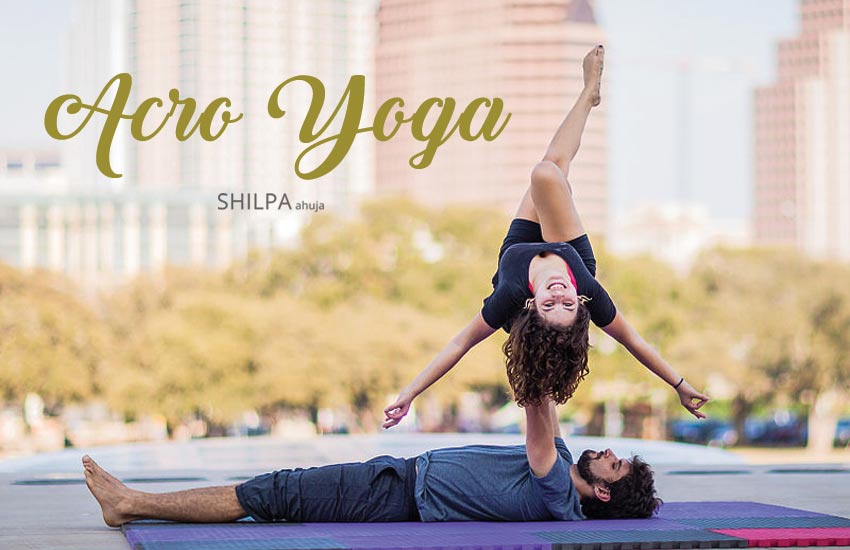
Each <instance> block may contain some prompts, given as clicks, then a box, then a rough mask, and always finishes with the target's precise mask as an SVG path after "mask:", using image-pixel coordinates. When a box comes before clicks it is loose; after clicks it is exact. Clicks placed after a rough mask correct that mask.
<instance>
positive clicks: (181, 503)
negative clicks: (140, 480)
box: [83, 455, 247, 527]
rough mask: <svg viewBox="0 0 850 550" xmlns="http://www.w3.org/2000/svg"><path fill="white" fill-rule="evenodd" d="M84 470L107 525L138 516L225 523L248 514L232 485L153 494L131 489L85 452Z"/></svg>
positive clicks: (134, 518) (112, 525)
mask: <svg viewBox="0 0 850 550" xmlns="http://www.w3.org/2000/svg"><path fill="white" fill-rule="evenodd" d="M83 470H84V471H85V475H86V485H88V488H89V490H90V491H91V493H92V495H94V498H96V499H97V502H98V503H99V504H100V507H101V510H102V512H103V520H104V521H105V522H106V524H107V525H109V526H110V527H119V526H121V525H123V524H125V523H127V522H128V521H133V520H138V519H163V520H169V521H182V522H187V523H225V522H230V521H236V520H237V519H240V518H243V517H245V516H246V515H247V513H246V512H245V510H243V509H242V506H241V505H240V504H239V500H238V499H237V498H236V486H235V485H230V486H226V487H203V488H200V489H188V490H186V491H177V492H173V493H161V494H154V493H144V492H142V491H136V490H134V489H130V488H129V487H127V486H126V485H124V484H123V483H121V482H120V481H119V480H118V479H117V478H115V477H114V476H112V475H111V474H109V472H107V471H106V470H104V469H103V468H101V467H100V466H99V465H98V464H97V463H96V462H95V461H94V460H92V458H91V457H90V456H88V455H86V456H84V457H83Z"/></svg>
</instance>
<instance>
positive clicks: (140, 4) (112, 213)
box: [55, 0, 377, 282]
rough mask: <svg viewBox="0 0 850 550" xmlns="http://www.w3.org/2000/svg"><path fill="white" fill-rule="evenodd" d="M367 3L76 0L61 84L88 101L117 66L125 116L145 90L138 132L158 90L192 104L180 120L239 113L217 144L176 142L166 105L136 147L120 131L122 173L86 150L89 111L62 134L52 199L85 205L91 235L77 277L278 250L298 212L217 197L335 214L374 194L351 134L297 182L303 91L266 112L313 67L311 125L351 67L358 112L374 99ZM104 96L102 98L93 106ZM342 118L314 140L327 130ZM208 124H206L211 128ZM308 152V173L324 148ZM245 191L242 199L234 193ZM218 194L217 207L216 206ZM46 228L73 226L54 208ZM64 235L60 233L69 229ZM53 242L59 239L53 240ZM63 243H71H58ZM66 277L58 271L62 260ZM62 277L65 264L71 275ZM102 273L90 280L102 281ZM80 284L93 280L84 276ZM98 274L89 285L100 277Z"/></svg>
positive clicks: (90, 139) (327, 109)
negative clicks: (363, 81)
mask: <svg viewBox="0 0 850 550" xmlns="http://www.w3.org/2000/svg"><path fill="white" fill-rule="evenodd" d="M375 2H376V0H363V1H356V2H348V1H338V0H311V1H309V2H302V1H295V0H286V1H279V0H250V1H248V0H76V3H75V9H74V18H73V21H72V24H71V28H70V29H69V33H68V37H69V38H68V48H67V52H68V53H67V71H66V73H67V74H66V82H67V86H68V91H69V92H71V93H75V94H77V95H79V96H80V97H81V98H83V99H84V100H85V101H93V100H94V99H95V98H97V96H98V95H99V93H100V91H101V89H102V88H103V87H104V86H105V84H106V83H107V82H108V81H109V80H110V79H111V78H112V77H113V76H114V75H116V74H117V73H120V72H128V73H130V75H131V77H132V79H133V82H132V95H131V98H130V101H129V103H128V105H127V107H126V108H125V112H132V111H134V110H135V109H136V108H137V106H138V105H139V104H140V103H141V102H142V101H144V100H146V99H148V98H151V97H157V98H160V99H162V100H163V101H164V106H163V107H154V108H152V109H150V111H149V113H150V114H149V116H148V118H147V119H146V122H145V123H144V125H143V129H144V131H145V132H146V133H147V132H150V131H151V130H153V129H154V128H156V127H157V126H158V125H159V124H160V123H161V122H162V120H163V117H164V115H165V114H166V113H167V112H168V111H169V109H170V108H171V101H170V100H169V91H170V90H171V89H173V88H176V89H177V90H179V95H180V98H182V99H186V98H192V99H194V100H195V101H196V102H197V108H196V111H195V113H194V116H193V117H192V119H191V122H192V123H194V122H195V121H196V120H197V117H198V115H199V114H200V112H201V111H202V110H203V109H204V108H205V107H206V106H207V105H208V104H209V103H210V102H212V101H213V100H215V99H216V98H219V97H226V98H228V99H229V100H230V101H231V106H230V107H229V110H230V111H231V112H232V113H233V116H234V117H235V116H237V115H238V114H240V113H241V114H242V115H243V117H242V119H241V120H239V121H238V122H237V123H234V124H231V125H229V126H228V127H227V129H226V131H225V132H224V133H223V134H222V135H221V136H220V137H219V138H218V139H217V140H215V141H212V142H207V141H204V140H202V139H201V137H200V135H198V133H197V132H195V134H194V135H193V136H192V137H190V138H189V139H188V140H186V141H182V142H181V141H178V140H177V138H176V136H175V127H176V122H177V119H178V117H179V116H180V114H181V112H182V110H183V109H184V108H185V107H178V108H177V109H176V111H175V112H174V114H173V116H172V117H171V118H170V120H168V121H166V123H165V125H164V126H163V128H162V130H161V131H160V132H159V133H158V134H157V135H156V136H155V137H154V138H152V139H150V140H148V141H137V140H135V139H132V138H131V137H130V135H129V124H126V123H123V124H121V125H119V127H118V131H117V132H116V135H115V139H114V141H113V145H112V150H111V155H110V159H111V163H112V167H113V169H114V171H115V172H117V173H120V174H122V175H123V176H122V178H120V179H110V178H107V177H105V176H103V175H102V174H100V172H99V171H98V169H97V167H96V164H95V150H96V147H97V141H98V139H99V136H100V127H101V125H102V121H101V120H100V119H98V117H94V119H93V120H92V122H91V123H90V124H89V125H88V127H87V128H86V129H85V130H84V131H83V132H82V133H81V134H80V135H78V136H76V137H75V138H74V139H71V140H69V141H65V142H60V143H59V147H60V148H61V151H62V166H63V169H64V172H65V174H66V176H67V183H68V185H67V190H66V191H65V194H66V196H64V197H57V198H56V199H55V200H56V201H58V202H60V203H62V204H68V203H75V204H77V203H79V204H83V203H85V204H86V205H87V206H86V207H85V208H84V210H85V217H86V220H88V221H87V222H86V223H89V225H91V226H92V227H93V228H94V229H93V231H94V232H95V233H96V234H97V237H96V238H95V237H93V238H94V240H95V241H97V243H99V244H97V245H96V246H95V245H92V246H90V247H89V248H90V249H91V250H90V254H89V256H91V257H88V256H86V258H87V259H77V260H74V261H77V262H82V263H83V264H85V265H87V266H88V267H87V268H86V269H85V270H83V272H84V273H90V272H96V273H99V274H100V275H99V279H102V278H103V277H108V276H109V275H119V276H122V277H123V276H132V275H135V274H136V273H138V272H144V271H155V270H157V269H159V268H161V267H162V266H164V265H165V264H169V263H177V264H193V265H201V266H211V267H212V266H223V265H227V264H228V263H230V262H231V261H233V260H234V259H236V258H238V257H240V256H241V255H243V254H244V253H245V252H246V251H247V250H249V249H251V248H268V247H272V246H276V245H286V244H288V243H290V242H292V241H293V240H294V236H295V233H296V231H297V229H298V228H299V227H300V226H301V225H302V224H303V223H304V222H305V221H306V220H307V215H306V214H304V213H302V212H295V211H288V210H283V211H278V210H276V209H275V210H264V211H260V210H256V209H255V210H251V211H249V210H243V209H241V208H242V206H240V207H238V208H236V209H229V210H219V209H218V206H219V205H220V203H219V202H218V200H217V197H218V194H219V193H233V194H235V195H236V196H237V197H238V198H241V200H242V203H241V205H243V206H244V205H245V204H246V203H247V200H248V198H247V194H248V193H251V194H253V193H256V194H257V196H260V197H262V198H265V195H266V193H275V194H276V195H278V196H280V195H281V194H283V193H286V194H287V197H288V199H289V200H290V201H291V202H293V203H295V202H300V201H306V202H310V203H314V202H317V201H321V202H322V203H324V205H325V208H326V209H327V210H331V211H333V210H337V211H340V212H345V211H347V210H348V209H349V208H350V207H351V206H353V205H354V204H356V202H357V200H358V199H359V198H360V197H362V196H363V195H364V194H367V193H370V192H371V191H372V189H373V182H374V174H373V164H374V160H373V149H372V147H373V145H372V140H371V139H367V137H366V136H360V138H359V139H357V140H355V143H354V145H353V147H352V149H351V151H350V152H349V153H348V155H347V156H346V158H345V160H344V161H343V162H342V163H341V164H340V165H339V166H338V167H337V168H336V169H334V170H333V171H331V172H330V173H329V174H327V175H326V176H323V177H321V178H318V179H314V180H302V179H300V178H299V177H298V176H297V175H296V173H295V170H294V164H295V159H296V157H297V156H298V155H299V154H300V153H301V152H302V151H303V150H304V149H305V148H306V147H307V146H308V145H307V144H304V143H301V142H300V141H299V131H300V129H301V124H302V122H303V120H304V115H305V114H306V112H307V108H308V106H309V105H310V101H311V99H312V94H311V93H310V91H309V87H308V86H307V85H306V84H304V83H300V82H296V83H293V84H291V85H289V86H288V87H287V88H286V90H285V91H284V92H283V93H282V94H281V96H280V102H279V103H280V106H281V108H282V109H284V110H285V111H286V115H285V116H284V117H283V118H282V119H274V118H272V117H271V116H269V114H268V111H267V108H268V103H269V98H270V96H271V95H272V92H273V91H274V90H275V88H276V87H277V86H278V85H279V84H280V83H281V82H283V81H285V80H286V79H288V78H290V77H293V76H296V75H302V74H306V75H312V76H316V77H318V78H319V79H320V80H321V81H322V83H323V84H324V86H325V88H326V90H325V92H326V96H325V101H324V107H323V109H322V112H321V115H320V124H323V123H324V122H325V120H327V118H328V117H329V115H330V113H331V112H332V111H333V108H334V107H335V106H336V103H337V102H338V101H339V99H340V98H341V96H342V94H343V91H344V90H345V88H346V85H347V84H348V79H349V77H350V76H351V75H353V74H366V75H367V83H368V84H370V86H368V87H367V91H366V106H365V113H364V115H363V119H364V120H370V119H371V116H372V110H373V105H374V99H373V95H374V82H373V80H371V76H372V75H373V72H374V71H373V65H374V55H373V53H374V25H375V10H376V9H377V8H376V4H375ZM113 96H114V90H113V92H112V93H110V94H107V96H106V101H105V102H104V104H105V105H109V101H111V98H112V97H113ZM341 119H342V115H341V114H340V116H338V117H337V119H336V120H335V121H334V122H333V123H332V124H331V125H330V127H329V128H328V130H327V131H326V132H325V134H324V135H323V137H326V136H328V135H330V134H332V133H334V131H335V129H338V128H339V126H340V122H341ZM219 125H220V119H218V118H216V120H215V122H214V125H213V129H214V130H217V129H218V128H219ZM327 151H328V149H327V148H325V149H323V150H322V149H320V150H319V151H317V154H313V155H310V156H309V157H308V158H307V159H306V161H305V166H306V168H311V167H312V166H314V165H315V164H313V163H316V162H318V160H317V159H318V158H319V157H322V158H323V155H326V154H327ZM243 194H245V195H243ZM228 202H229V201H228ZM57 212H58V213H56V214H55V215H56V216H59V217H60V218H62V219H61V220H59V222H57V223H61V224H63V226H69V224H71V225H73V220H72V219H71V218H68V219H65V218H64V216H66V215H67V216H71V217H73V216H74V214H73V212H72V211H66V210H64V209H60V210H59V211H57ZM72 233H73V232H68V233H63V235H65V234H67V235H71V234H72ZM64 238H65V237H63V239H64ZM68 238H70V237H68ZM63 270H64V271H66V272H68V271H69V270H68V269H67V265H66V266H65V267H64V268H63ZM71 274H72V275H76V274H77V273H76V271H74V270H71ZM101 276H102V277H101ZM82 279H84V282H94V279H93V278H92V277H89V276H88V275H83V276H82ZM98 282H99V281H98Z"/></svg>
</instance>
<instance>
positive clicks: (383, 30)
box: [376, 0, 608, 233]
mask: <svg viewBox="0 0 850 550" xmlns="http://www.w3.org/2000/svg"><path fill="white" fill-rule="evenodd" d="M604 43H605V35H604V33H603V32H602V30H601V29H600V28H599V26H598V25H597V24H596V21H595V18H594V13H593V10H592V8H591V6H590V4H589V3H588V0H545V1H541V0H469V1H464V2H452V1H449V0H382V1H381V3H380V7H379V10H378V44H377V53H376V71H377V80H378V82H377V93H376V98H377V101H378V103H381V102H382V101H384V100H386V99H388V98H391V97H401V98H402V99H403V100H404V102H405V108H406V111H405V115H406V116H410V115H411V114H412V113H413V110H414V109H415V108H416V107H417V106H418V105H420V104H421V102H422V101H424V100H425V99H427V98H429V97H435V96H436V97H440V98H445V97H453V98H455V99H456V100H457V102H458V103H457V107H456V110H455V113H454V115H453V118H452V124H453V123H454V121H455V120H456V119H457V116H458V115H459V112H460V111H461V110H462V109H463V108H464V107H465V106H466V105H467V104H468V103H469V102H470V101H471V100H473V99H474V98H477V97H488V98H493V97H500V98H502V99H504V102H505V111H506V112H510V113H511V118H510V121H509V122H508V124H507V127H506V128H505V130H504V131H503V132H502V134H501V135H500V136H499V137H498V138H496V139H495V140H494V141H492V142H486V141H484V140H483V139H479V140H477V141H474V142H467V141H463V140H462V139H461V138H460V137H459V136H458V135H457V134H455V135H453V136H452V137H451V138H450V139H449V140H448V142H447V143H445V144H444V145H442V146H441V147H440V148H439V149H438V150H437V152H436V155H435V157H434V160H433V162H432V163H431V165H430V166H429V167H428V168H426V169H414V168H411V167H410V166H409V165H408V161H409V159H410V157H412V156H414V155H415V154H416V153H418V152H420V151H422V149H423V148H424V143H422V142H418V141H416V140H415V139H414V138H413V137H412V135H411V132H410V129H409V128H408V127H403V128H402V129H401V130H400V131H399V133H398V134H397V135H396V137H394V138H393V139H391V140H389V141H386V142H381V143H379V144H377V145H376V159H377V163H376V173H377V181H376V185H377V189H378V191H379V192H381V193H385V194H404V195H408V196H410V197H412V198H414V199H416V200H419V201H421V202H424V203H426V204H431V205H447V204H473V205H490V206H496V207H499V208H502V209H504V210H505V211H506V212H510V213H513V210H514V209H515V208H516V205H517V204H518V203H519V199H520V197H521V196H522V193H523V191H524V189H525V188H526V187H527V186H528V182H529V174H530V172H531V168H532V166H533V165H534V164H535V163H536V162H537V161H539V160H540V158H541V157H542V155H543V153H544V152H545V150H546V147H547V145H548V143H549V139H550V138H551V136H552V134H553V133H554V131H555V129H556V128H557V127H558V124H559V123H560V122H561V120H562V119H563V117H564V116H565V115H566V113H567V111H568V110H569V108H570V107H571V106H572V103H573V101H574V100H575V98H576V97H577V96H578V94H579V93H580V91H581V90H582V87H583V78H582V69H581V61H582V59H583V58H584V56H585V54H586V53H587V52H588V51H589V50H590V49H591V48H592V47H593V46H594V45H596V44H604ZM605 86H606V85H605V84H603V94H605V93H606V91H607V90H606V89H605ZM606 105H607V102H606V101H605V99H604V97H603V102H602V105H600V106H599V107H597V108H596V109H594V112H593V113H591V116H590V119H589V121H588V125H587V130H586V132H585V134H584V137H583V140H582V148H581V150H580V152H579V154H578V157H577V158H576V160H575V162H574V164H573V166H572V167H571V171H570V175H569V178H570V182H571V183H572V186H573V189H574V193H575V198H576V202H577V204H578V206H579V210H580V211H581V213H582V219H583V220H584V222H585V225H586V226H587V228H588V230H589V231H591V232H597V233H601V232H604V231H605V228H606V223H607V209H608V186H607V164H608V163H607V121H606V119H607V115H606ZM435 118H436V114H435V113H432V114H431V116H430V117H429V119H428V120H429V123H428V124H426V129H427V128H430V126H429V125H430V124H432V122H431V121H433V120H435ZM481 120H483V113H479V115H478V116H477V117H476V122H475V124H474V125H473V128H474V129H475V128H477V124H479V123H480V121H481Z"/></svg>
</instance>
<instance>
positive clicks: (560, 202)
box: [516, 46, 604, 242]
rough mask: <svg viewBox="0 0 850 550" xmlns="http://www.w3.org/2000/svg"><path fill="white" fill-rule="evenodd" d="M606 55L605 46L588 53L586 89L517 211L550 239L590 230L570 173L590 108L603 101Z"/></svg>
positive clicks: (555, 139) (563, 239)
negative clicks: (583, 220) (573, 193)
mask: <svg viewBox="0 0 850 550" xmlns="http://www.w3.org/2000/svg"><path fill="white" fill-rule="evenodd" d="M603 59H604V50H603V49H602V47H601V46H599V47H596V48H594V49H593V50H591V51H590V52H589V53H588V54H587V56H585V58H584V62H583V69H584V74H585V76H584V82H585V86H584V89H583V90H582V92H581V94H580V95H579V97H578V99H577V100H576V102H575V104H574V105H573V107H572V109H570V111H569V113H567V116H566V117H565V118H564V120H563V122H561V125H560V126H559V127H558V129H557V130H556V131H555V135H554V136H553V137H552V140H551V141H550V143H549V147H548V149H547V150H546V154H545V155H544V156H543V160H542V161H541V162H540V163H538V164H537V165H536V166H535V167H534V170H532V174H531V186H530V187H529V189H528V190H527V191H526V193H525V195H524V196H523V198H522V201H521V202H520V206H519V208H518V210H517V213H516V217H518V218H525V219H530V220H532V221H537V222H539V223H540V224H541V228H542V231H543V238H544V240H546V241H550V242H552V241H568V240H571V239H574V238H576V237H578V236H580V235H583V234H584V233H585V232H586V231H585V229H584V226H583V225H582V222H581V217H580V216H579V214H578V210H577V209H576V206H575V203H574V202H573V196H572V187H570V184H569V181H567V174H568V173H569V167H570V162H572V160H573V159H574V158H575V156H576V154H577V153H578V149H579V147H580V145H581V136H582V134H583V132H584V128H585V126H586V124H587V117H588V115H589V114H590V110H591V109H592V108H593V107H594V106H595V105H598V104H599V89H600V82H601V77H602V62H603Z"/></svg>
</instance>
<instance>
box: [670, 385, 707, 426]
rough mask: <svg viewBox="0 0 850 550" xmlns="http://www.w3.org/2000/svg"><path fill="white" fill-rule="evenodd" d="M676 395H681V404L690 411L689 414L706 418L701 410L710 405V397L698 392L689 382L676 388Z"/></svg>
mask: <svg viewBox="0 0 850 550" xmlns="http://www.w3.org/2000/svg"><path fill="white" fill-rule="evenodd" d="M676 393H678V394H679V402H680V403H681V404H682V406H683V407H685V408H686V409H688V412H689V413H691V414H692V415H694V416H695V417H697V418H705V415H704V414H703V413H701V412H700V411H699V408H700V407H702V406H703V405H705V404H706V403H708V401H709V398H708V396H705V395H703V394H701V393H700V392H698V391H696V390H695V389H694V388H693V386H691V385H690V384H688V382H687V381H682V384H681V385H680V386H679V387H678V388H676Z"/></svg>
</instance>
